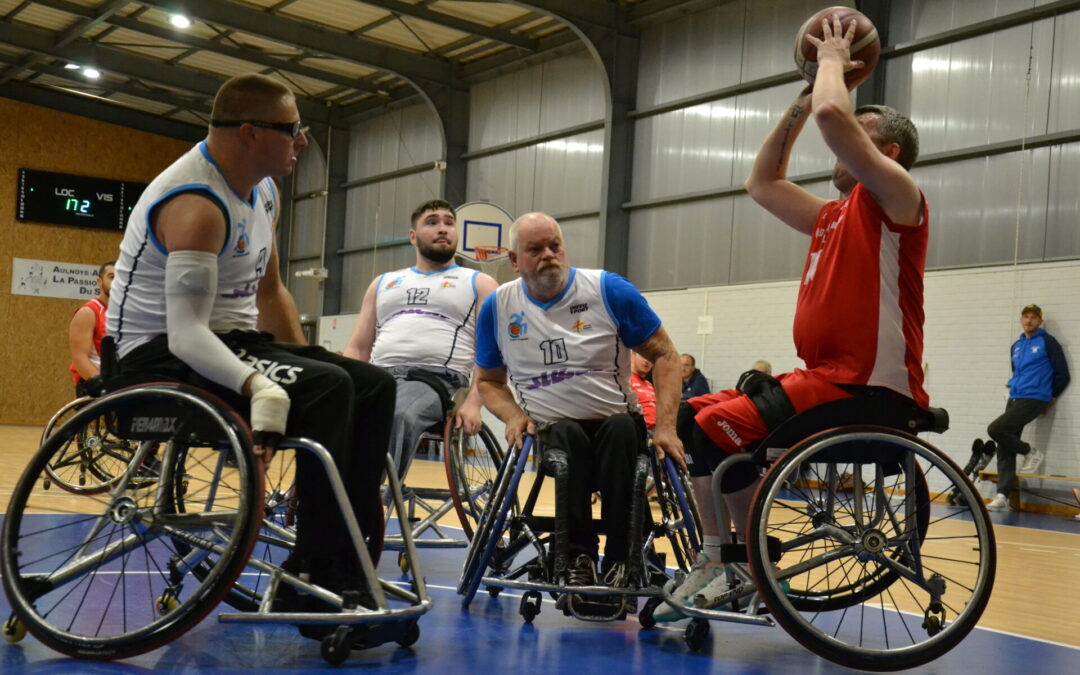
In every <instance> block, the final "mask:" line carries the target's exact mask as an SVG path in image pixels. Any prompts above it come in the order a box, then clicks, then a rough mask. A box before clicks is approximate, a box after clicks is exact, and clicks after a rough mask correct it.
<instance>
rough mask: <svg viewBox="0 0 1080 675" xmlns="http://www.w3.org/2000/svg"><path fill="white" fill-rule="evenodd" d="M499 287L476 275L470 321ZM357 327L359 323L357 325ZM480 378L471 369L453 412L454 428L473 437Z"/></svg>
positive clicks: (478, 421) (476, 427)
mask: <svg viewBox="0 0 1080 675" xmlns="http://www.w3.org/2000/svg"><path fill="white" fill-rule="evenodd" d="M498 287H499V284H498V282H496V281H495V279H493V278H492V277H491V276H489V275H487V274H478V275H476V311H475V312H474V315H473V318H472V321H473V323H474V324H475V322H476V321H477V320H478V318H479V314H480V308H481V307H483V306H484V300H486V299H487V297H488V296H489V295H491V294H492V293H493V292H494V291H495V289H496V288H498ZM357 325H358V326H359V322H358V324H357ZM479 380H480V378H479V377H478V376H477V373H476V368H475V367H474V368H473V374H472V380H471V382H470V384H469V394H468V396H466V397H465V401H463V402H462V404H461V406H460V407H459V408H458V409H457V410H456V411H455V412H454V428H455V429H464V430H465V433H466V434H469V435H473V434H476V433H479V431H480V425H481V424H482V423H483V419H482V418H481V415H480V405H481V400H480V390H479V388H478V385H479Z"/></svg>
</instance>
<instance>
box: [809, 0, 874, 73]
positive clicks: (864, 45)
mask: <svg viewBox="0 0 1080 675" xmlns="http://www.w3.org/2000/svg"><path fill="white" fill-rule="evenodd" d="M834 15H835V16H836V18H838V19H840V25H841V28H842V30H843V31H845V32H846V31H847V29H848V26H849V25H850V24H851V20H852V19H855V20H856V21H857V23H856V24H855V36H854V37H853V38H852V39H851V60H852V61H862V62H863V64H864V65H863V67H862V68H856V69H855V70H849V71H848V72H846V73H844V82H845V83H847V88H848V89H854V88H855V87H857V86H859V85H860V84H862V83H863V82H864V81H865V80H866V78H868V77H870V73H872V72H874V66H876V65H877V62H878V56H880V55H881V40H879V39H878V34H877V28H874V24H873V23H871V21H870V19H868V18H866V15H865V14H863V13H862V12H860V11H859V10H857V9H852V8H851V7H829V8H828V9H823V10H821V11H820V12H818V13H817V14H815V15H814V16H812V17H810V18H809V19H807V20H806V23H804V24H803V25H802V28H800V29H799V34H798V35H797V36H796V37H795V67H796V68H798V69H799V73H800V74H801V75H802V76H803V79H804V80H806V81H807V82H809V83H810V84H813V83H814V77H815V76H816V75H817V68H818V63H817V47H815V46H814V44H813V43H812V42H810V41H809V40H807V39H806V36H807V35H813V36H814V37H816V38H818V39H819V40H820V39H821V37H822V35H823V33H822V30H821V22H822V20H823V19H825V18H826V17H830V18H831V17H832V16H834Z"/></svg>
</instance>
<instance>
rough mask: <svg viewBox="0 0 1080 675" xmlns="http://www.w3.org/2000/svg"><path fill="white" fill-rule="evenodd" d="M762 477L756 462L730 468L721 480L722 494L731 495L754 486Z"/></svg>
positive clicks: (738, 464)
mask: <svg viewBox="0 0 1080 675" xmlns="http://www.w3.org/2000/svg"><path fill="white" fill-rule="evenodd" d="M760 476H761V472H760V470H759V469H758V465H757V464H756V463H755V462H738V463H737V464H732V465H731V466H730V467H728V470H727V471H725V472H724V476H723V478H721V479H720V492H723V493H724V494H731V493H732V492H738V491H739V490H742V489H744V488H748V487H750V486H751V485H753V484H754V481H756V480H757V479H758V478H759V477H760Z"/></svg>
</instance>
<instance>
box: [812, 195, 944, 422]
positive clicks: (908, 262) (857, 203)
mask: <svg viewBox="0 0 1080 675" xmlns="http://www.w3.org/2000/svg"><path fill="white" fill-rule="evenodd" d="M929 227H930V209H929V207H928V206H927V204H926V199H925V197H924V198H923V204H922V217H921V222H920V224H919V225H918V226H916V227H905V226H900V225H896V224H894V223H893V222H892V221H891V220H890V219H889V217H888V216H887V215H885V212H884V211H883V210H882V209H881V207H880V206H879V205H878V203H877V202H875V201H874V199H873V197H871V196H870V193H869V192H867V191H866V189H865V188H864V187H863V186H862V185H856V186H855V189H854V190H852V192H851V195H850V196H849V197H848V198H847V199H839V200H836V201H832V202H829V203H828V204H826V205H825V206H824V207H822V209H821V213H819V214H818V218H817V221H816V222H815V223H814V230H813V235H812V238H811V242H810V251H809V254H808V255H807V258H806V266H805V268H804V269H803V276H802V284H801V285H800V287H799V299H798V302H797V303H796V306H795V326H794V330H793V332H794V336H795V349H796V351H797V352H798V354H799V358H801V359H802V360H803V361H805V362H806V366H807V368H809V369H812V370H815V371H817V372H819V373H820V374H821V375H822V376H823V377H824V378H825V379H826V380H827V381H828V382H832V383H835V384H858V385H870V386H879V387H887V388H889V389H892V390H893V391H895V392H898V393H900V394H903V395H904V396H908V397H910V398H912V399H914V400H915V402H916V403H917V404H919V405H920V406H922V407H924V408H925V407H926V406H928V405H929V404H930V398H929V397H928V396H927V394H926V391H925V390H924V389H923V370H922V349H923V319H924V313H923V270H924V269H925V267H926V246H927V240H928V236H929V235H928V232H929Z"/></svg>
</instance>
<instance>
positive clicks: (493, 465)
mask: <svg viewBox="0 0 1080 675" xmlns="http://www.w3.org/2000/svg"><path fill="white" fill-rule="evenodd" d="M443 448H444V450H443V465H444V466H445V467H446V479H447V484H448V485H449V487H450V499H451V500H452V501H453V503H454V511H455V512H457V516H458V520H460V521H461V529H462V530H464V531H465V537H466V538H467V539H469V540H470V541H471V540H472V537H473V533H474V532H476V529H477V526H478V525H479V523H480V516H481V515H483V513H484V507H485V506H486V505H487V503H488V500H489V499H490V498H491V493H492V491H493V490H494V488H495V479H496V477H497V476H498V474H499V467H500V466H502V462H503V457H504V455H503V451H502V448H501V447H500V446H499V441H498V440H497V439H496V438H495V435H494V434H493V433H491V430H490V429H488V428H487V426H486V425H483V426H481V427H480V433H478V434H476V435H475V436H467V435H465V432H463V431H461V430H460V429H454V426H453V420H448V421H447V422H446V428H445V430H444V432H443Z"/></svg>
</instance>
